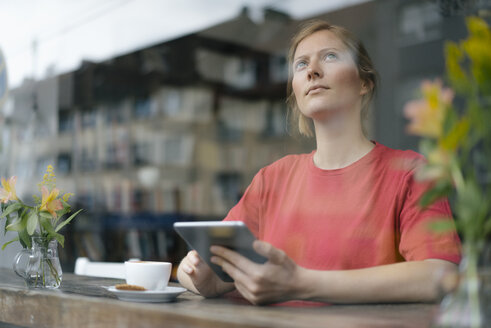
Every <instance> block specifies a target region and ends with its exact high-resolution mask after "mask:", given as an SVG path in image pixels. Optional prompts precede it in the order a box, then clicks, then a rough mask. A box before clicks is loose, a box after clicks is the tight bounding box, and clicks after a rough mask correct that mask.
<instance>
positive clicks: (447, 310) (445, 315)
mask: <svg viewBox="0 0 491 328" xmlns="http://www.w3.org/2000/svg"><path fill="white" fill-rule="evenodd" d="M479 255H480V248H479V247H478V246H477V245H473V244H465V245H464V256H463V258H462V261H461V263H460V266H459V283H458V285H457V288H456V289H455V291H453V292H452V293H450V294H447V295H446V296H445V297H444V298H443V299H442V302H441V304H440V308H439V311H438V314H437V317H436V320H435V325H434V327H439V328H484V327H489V324H490V321H489V318H487V315H486V314H487V310H488V307H489V305H490V304H489V303H488V302H487V300H488V298H489V295H488V293H489V289H490V288H491V286H490V285H489V280H490V279H489V272H488V271H486V270H485V269H487V268H480V266H479Z"/></svg>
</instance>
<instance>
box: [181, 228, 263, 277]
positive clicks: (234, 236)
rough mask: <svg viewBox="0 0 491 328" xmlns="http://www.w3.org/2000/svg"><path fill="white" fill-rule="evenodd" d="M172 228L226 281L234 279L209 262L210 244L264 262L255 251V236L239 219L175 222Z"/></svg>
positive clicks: (257, 261)
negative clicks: (253, 244) (253, 245)
mask: <svg viewBox="0 0 491 328" xmlns="http://www.w3.org/2000/svg"><path fill="white" fill-rule="evenodd" d="M174 230H176V232H177V233H178V234H179V235H180V236H181V237H182V238H183V239H184V240H185V241H186V243H187V244H188V246H189V247H190V248H192V249H194V250H196V251H197V252H198V254H199V256H200V257H201V258H202V259H203V260H204V261H205V262H206V263H207V264H208V265H209V266H210V268H211V269H212V270H213V271H214V272H215V273H216V274H217V275H218V277H220V279H222V280H223V281H226V282H232V281H234V280H233V279H232V278H231V277H230V276H229V275H228V274H227V273H225V272H224V271H223V270H222V268H221V267H220V266H218V265H216V264H214V263H211V261H210V259H211V256H212V254H211V252H210V246H212V245H217V246H224V247H227V248H229V249H231V250H234V251H236V252H238V253H240V254H241V255H242V256H244V257H246V258H248V259H249V260H251V261H254V262H256V263H264V262H266V261H267V259H266V258H265V257H264V256H262V255H259V254H258V253H256V251H254V249H253V248H252V243H253V242H254V240H256V237H254V235H253V234H252V232H251V231H250V230H249V228H247V226H246V225H245V224H244V222H241V221H198V222H176V223H174Z"/></svg>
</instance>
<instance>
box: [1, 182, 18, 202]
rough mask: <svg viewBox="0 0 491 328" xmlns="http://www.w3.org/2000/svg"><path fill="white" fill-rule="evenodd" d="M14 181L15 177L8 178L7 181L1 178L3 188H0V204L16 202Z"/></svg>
mask: <svg viewBox="0 0 491 328" xmlns="http://www.w3.org/2000/svg"><path fill="white" fill-rule="evenodd" d="M16 181H17V177H16V176H13V177H10V179H8V180H5V178H2V187H3V188H0V202H2V203H7V202H8V201H9V200H18V198H17V194H16V193H15V183H16Z"/></svg>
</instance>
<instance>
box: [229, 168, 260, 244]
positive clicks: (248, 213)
mask: <svg viewBox="0 0 491 328" xmlns="http://www.w3.org/2000/svg"><path fill="white" fill-rule="evenodd" d="M263 189H264V168H263V169H261V170H260V171H259V172H258V173H257V174H256V175H255V176H254V178H253V179H252V182H251V184H250V185H249V186H248V187H247V189H246V191H245V192H244V195H243V196H242V197H241V199H240V200H239V202H238V203H237V204H236V205H235V206H234V207H232V209H231V210H230V211H229V212H228V214H227V216H226V217H225V219H224V221H242V222H244V223H245V224H246V225H247V227H248V228H249V229H250V230H251V232H252V233H253V234H254V235H255V236H256V237H257V238H259V237H260V231H259V230H260V229H259V227H260V221H261V218H262V204H263V201H264V198H263Z"/></svg>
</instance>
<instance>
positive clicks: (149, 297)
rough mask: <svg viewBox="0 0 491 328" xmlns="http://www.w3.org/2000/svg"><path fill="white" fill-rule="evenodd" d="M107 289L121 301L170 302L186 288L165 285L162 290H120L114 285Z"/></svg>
mask: <svg viewBox="0 0 491 328" xmlns="http://www.w3.org/2000/svg"><path fill="white" fill-rule="evenodd" d="M107 290H108V291H109V292H111V293H113V294H114V295H116V297H117V298H119V299H120V300H121V301H127V302H145V303H146V302H148V303H161V302H171V301H173V300H174V299H175V298H176V297H177V296H179V295H180V294H182V293H184V292H185V291H186V288H183V287H172V286H167V287H166V288H165V289H163V290H144V291H136V290H121V289H116V287H115V286H111V287H109V288H107Z"/></svg>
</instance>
